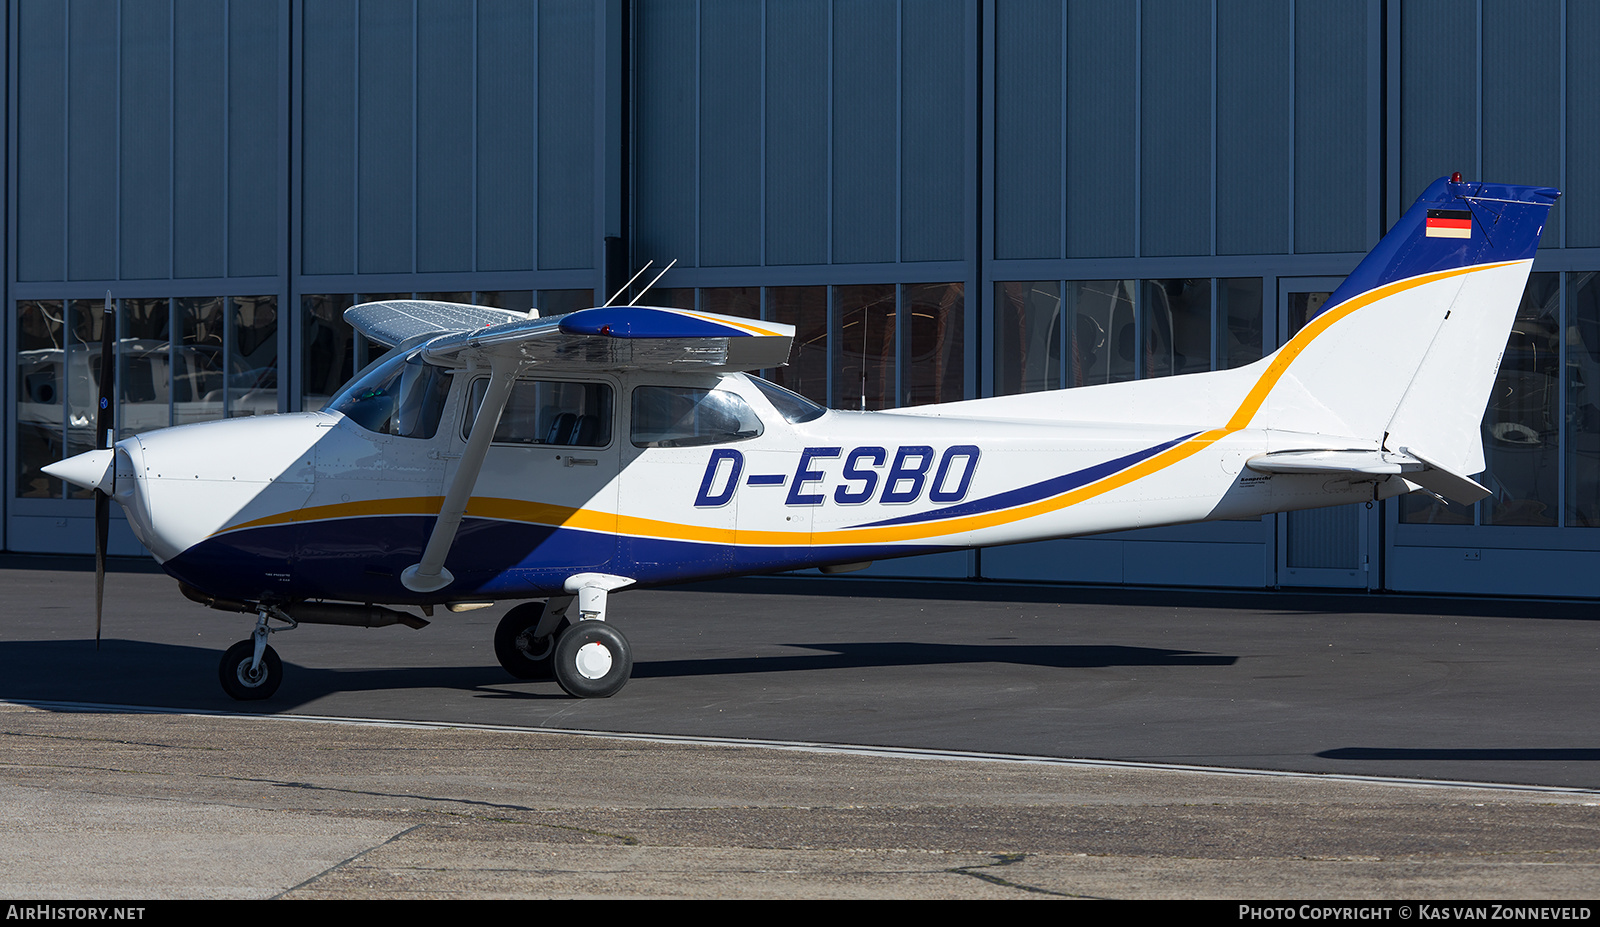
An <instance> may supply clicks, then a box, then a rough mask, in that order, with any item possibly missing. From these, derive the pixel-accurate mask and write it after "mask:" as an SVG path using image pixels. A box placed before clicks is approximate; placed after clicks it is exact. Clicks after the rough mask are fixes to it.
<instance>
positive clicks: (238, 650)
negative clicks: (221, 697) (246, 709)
mask: <svg viewBox="0 0 1600 927" xmlns="http://www.w3.org/2000/svg"><path fill="white" fill-rule="evenodd" d="M255 656H256V642H255V641H253V640H250V639H248V638H247V639H245V640H242V641H240V642H239V643H237V644H234V645H233V646H232V647H229V648H228V652H227V653H224V654H223V655H222V664H221V665H220V666H218V667H217V678H218V679H220V680H221V681H222V690H223V691H224V692H226V693H228V694H229V695H231V696H233V697H234V698H236V699H238V700H239V701H241V702H252V701H255V700H257V699H263V698H271V697H272V694H273V693H274V692H276V691H278V683H280V682H283V661H282V660H280V659H278V652H277V651H276V650H273V649H272V648H271V647H268V648H267V649H266V650H264V651H262V653H261V665H260V666H258V667H256V671H255V672H254V673H252V672H251V671H250V663H251V662H252V661H253V660H254V659H255Z"/></svg>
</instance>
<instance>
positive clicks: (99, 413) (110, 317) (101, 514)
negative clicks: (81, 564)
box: [94, 290, 117, 650]
mask: <svg viewBox="0 0 1600 927" xmlns="http://www.w3.org/2000/svg"><path fill="white" fill-rule="evenodd" d="M116 415H117V310H116V307H115V306H114V305H113V304H112V302H111V291H110V290H107V291H106V308H105V313H104V315H102V316H101V318H100V402H99V408H98V409H97V410H96V411H95V417H94V431H95V447H96V448H97V449H99V450H106V449H109V448H110V447H112V446H113V445H115V444H116V443H117V442H116V440H115V438H116V435H115V433H114V432H115V429H116ZM114 481H115V477H113V483H112V486H111V491H115V488H116V484H115V482H114ZM110 534H111V496H110V495H109V494H108V491H107V490H105V489H97V490H95V493H94V649H96V650H99V649H100V614H101V611H102V610H103V608H104V606H105V599H106V545H107V542H108V540H109V538H110Z"/></svg>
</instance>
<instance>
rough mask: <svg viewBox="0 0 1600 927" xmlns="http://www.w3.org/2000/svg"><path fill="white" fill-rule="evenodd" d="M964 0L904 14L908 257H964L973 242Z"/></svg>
mask: <svg viewBox="0 0 1600 927" xmlns="http://www.w3.org/2000/svg"><path fill="white" fill-rule="evenodd" d="M965 12H966V6H965V4H964V3H963V2H962V0H919V2H915V3H908V4H907V5H906V7H905V10H904V13H903V15H902V16H901V24H902V28H903V33H902V34H903V35H904V44H903V46H902V47H901V55H900V60H901V67H902V68H903V69H904V72H905V77H904V79H903V81H902V83H901V90H900V99H901V104H900V106H901V120H902V126H901V143H900V165H901V172H902V173H901V178H900V184H901V187H900V221H901V244H900V250H901V254H900V259H901V260H903V261H959V260H961V258H962V257H963V249H964V246H965V245H966V244H967V241H968V238H969V235H968V231H969V229H968V228H967V226H966V218H967V210H966V190H967V183H966V172H967V164H968V157H967V152H968V151H969V150H970V149H971V147H972V130H973V129H974V128H975V127H973V126H969V125H968V124H967V103H966V99H967V95H966V87H967V83H966V75H967V41H968V32H969V30H970V29H971V28H973V27H974V26H975V24H973V23H969V22H968V20H967V17H966V16H965V15H964V14H965Z"/></svg>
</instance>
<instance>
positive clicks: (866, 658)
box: [0, 639, 1238, 712]
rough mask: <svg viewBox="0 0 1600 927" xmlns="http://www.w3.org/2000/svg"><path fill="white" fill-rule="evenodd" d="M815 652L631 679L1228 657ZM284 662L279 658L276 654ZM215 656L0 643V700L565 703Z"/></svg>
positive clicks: (396, 672) (898, 645)
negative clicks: (250, 694)
mask: <svg viewBox="0 0 1600 927" xmlns="http://www.w3.org/2000/svg"><path fill="white" fill-rule="evenodd" d="M790 646H793V647H800V648H804V649H807V650H812V651H816V652H815V653H808V654H795V655H779V656H771V657H720V658H709V659H695V660H649V661H641V662H638V663H635V664H634V671H633V676H634V678H635V679H671V678H680V677H700V676H719V675H735V674H748V673H791V672H804V671H816V670H834V669H854V668H885V667H897V666H904V667H912V666H923V667H926V666H957V665H964V664H988V663H1005V664H1013V665H1021V666H1035V667H1042V668H1050V669H1089V668H1103V667H1113V666H1195V667H1221V666H1232V665H1233V664H1234V663H1236V662H1237V660H1238V658H1237V657H1235V656H1228V655H1222V654H1207V653H1196V652H1193V651H1184V650H1165V649H1161V648H1155V647H1120V646H1071V645H1063V646H1026V645H1014V644H1003V645H993V644H988V645H985V644H971V645H964V644H924V643H915V642H871V643H830V644H792V645H790ZM280 655H281V652H280ZM220 658H221V653H220V652H219V651H216V650H211V649H208V648H202V647H186V646H180V645H174V644H153V643H147V642H143V641H129V640H119V639H108V640H105V641H103V642H102V643H101V647H100V649H99V650H98V651H96V650H95V649H94V644H93V643H92V642H91V641H88V640H60V641H11V642H4V643H0V699H13V700H20V701H61V702H89V703H99V704H114V705H141V706H149V707H158V708H168V707H170V708H185V709H201V710H243V711H250V712H272V711H281V710H283V709H285V708H292V707H295V706H297V705H301V704H304V703H306V702H309V701H312V700H314V699H318V698H322V697H324V696H327V695H332V694H334V693H338V692H354V691H382V690H402V689H455V690H460V691H463V692H475V693H477V694H478V697H486V698H502V699H550V698H561V699H564V698H566V697H567V696H566V695H564V694H563V693H561V692H560V691H559V689H557V688H556V687H555V685H554V684H553V683H549V682H544V683H533V684H532V685H535V686H537V687H538V689H537V691H529V690H527V689H523V688H507V687H508V686H519V687H520V686H523V685H528V684H529V683H524V682H521V681H519V680H514V679H512V678H510V677H509V676H508V675H507V674H506V672H505V670H503V669H501V668H500V667H499V666H496V665H490V666H450V667H426V666H399V667H382V668H356V669H324V668H311V667H304V666H298V665H296V664H294V663H290V662H288V661H285V663H284V683H283V687H282V688H281V689H279V690H278V692H277V694H276V695H274V696H273V697H272V698H270V699H265V700H263V701H259V702H236V701H234V700H233V699H231V698H228V697H227V695H225V694H224V693H223V692H222V689H221V686H220V685H218V682H217V662H218V660H219V659H220Z"/></svg>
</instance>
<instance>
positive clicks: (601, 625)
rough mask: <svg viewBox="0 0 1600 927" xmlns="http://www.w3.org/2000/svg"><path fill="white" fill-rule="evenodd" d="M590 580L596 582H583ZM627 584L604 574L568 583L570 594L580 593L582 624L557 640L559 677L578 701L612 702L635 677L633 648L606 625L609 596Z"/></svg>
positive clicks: (591, 575)
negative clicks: (591, 699)
mask: <svg viewBox="0 0 1600 927" xmlns="http://www.w3.org/2000/svg"><path fill="white" fill-rule="evenodd" d="M589 577H593V578H594V581H592V582H585V581H583V580H584V579H587V578H589ZM574 580H577V582H574ZM613 580H622V582H620V583H619V582H614V581H613ZM626 582H627V580H623V578H622V577H604V576H603V574H586V575H585V576H584V577H573V578H572V579H569V580H568V581H567V590H568V591H569V592H576V593H577V598H578V617H579V621H578V623H577V624H575V625H573V626H572V627H570V628H567V629H566V630H565V631H563V632H561V636H560V637H558V638H557V639H556V652H555V674H556V682H557V683H558V684H559V685H560V686H561V689H562V691H564V692H566V693H567V694H568V695H570V696H573V697H574V698H609V697H611V696H613V695H616V694H617V693H618V692H621V691H622V687H623V686H625V685H627V684H628V677H629V676H630V675H632V674H633V648H632V647H631V646H629V644H628V639H627V638H626V637H623V636H622V632H621V631H618V630H617V629H616V628H613V627H612V626H611V625H608V624H606V623H605V619H606V593H607V592H608V591H609V590H610V589H611V588H616V587H617V586H619V585H623V584H625V583H626ZM574 586H576V587H577V588H573V587H574Z"/></svg>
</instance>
